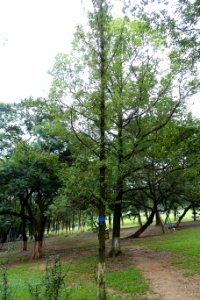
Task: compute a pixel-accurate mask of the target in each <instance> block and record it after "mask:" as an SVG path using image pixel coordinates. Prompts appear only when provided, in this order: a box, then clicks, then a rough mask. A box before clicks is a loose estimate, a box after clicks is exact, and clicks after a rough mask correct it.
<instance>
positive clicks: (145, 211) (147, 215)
mask: <svg viewBox="0 0 200 300" xmlns="http://www.w3.org/2000/svg"><path fill="white" fill-rule="evenodd" d="M144 213H145V217H146V220H148V218H149V214H148V210H147V209H146V208H145V209H144Z"/></svg>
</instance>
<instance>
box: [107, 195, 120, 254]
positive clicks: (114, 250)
mask: <svg viewBox="0 0 200 300" xmlns="http://www.w3.org/2000/svg"><path fill="white" fill-rule="evenodd" d="M121 196H122V195H121V192H120V193H119V198H118V199H120V198H121ZM120 216H121V200H120V202H119V203H115V208H114V216H113V231H112V244H111V250H110V256H118V255H119V254H121V248H120Z"/></svg>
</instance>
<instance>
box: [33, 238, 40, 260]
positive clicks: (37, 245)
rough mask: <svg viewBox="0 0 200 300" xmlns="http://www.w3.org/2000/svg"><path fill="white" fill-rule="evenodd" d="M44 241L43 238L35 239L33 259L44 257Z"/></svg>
mask: <svg viewBox="0 0 200 300" xmlns="http://www.w3.org/2000/svg"><path fill="white" fill-rule="evenodd" d="M42 246H43V241H42V240H35V242H34V249H33V256H32V258H33V259H40V258H42V257H43V249H42V248H43V247H42Z"/></svg>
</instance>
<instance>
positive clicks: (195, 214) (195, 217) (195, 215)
mask: <svg viewBox="0 0 200 300" xmlns="http://www.w3.org/2000/svg"><path fill="white" fill-rule="evenodd" d="M192 212H193V218H194V221H196V220H197V212H196V208H195V205H194V204H193V205H192Z"/></svg>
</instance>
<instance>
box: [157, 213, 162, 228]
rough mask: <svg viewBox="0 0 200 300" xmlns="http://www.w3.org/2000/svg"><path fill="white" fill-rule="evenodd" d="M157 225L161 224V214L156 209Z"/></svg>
mask: <svg viewBox="0 0 200 300" xmlns="http://www.w3.org/2000/svg"><path fill="white" fill-rule="evenodd" d="M156 226H161V220H160V214H159V212H158V211H156Z"/></svg>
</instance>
